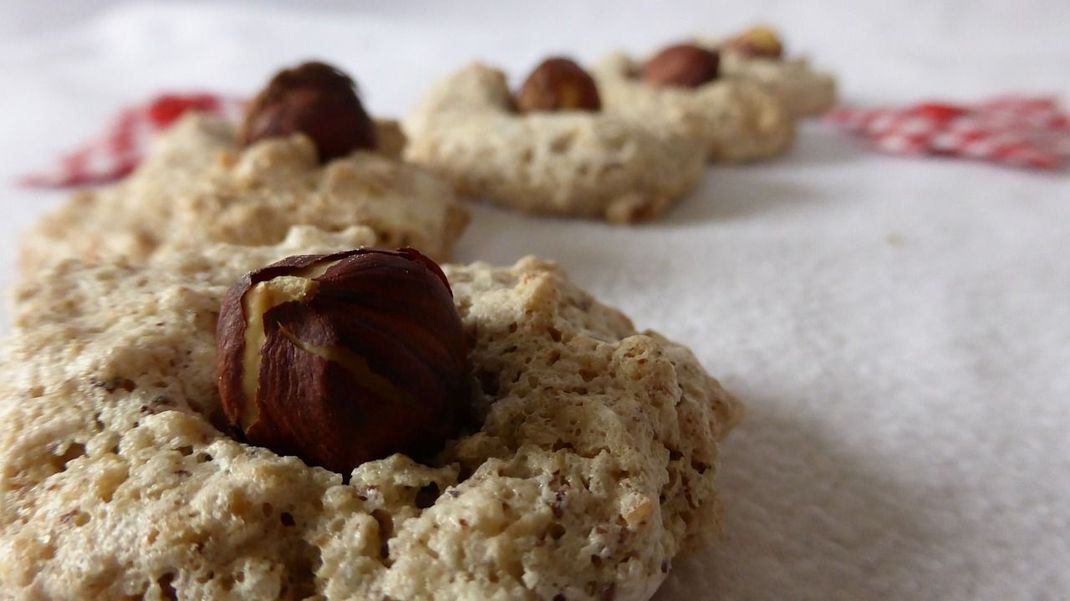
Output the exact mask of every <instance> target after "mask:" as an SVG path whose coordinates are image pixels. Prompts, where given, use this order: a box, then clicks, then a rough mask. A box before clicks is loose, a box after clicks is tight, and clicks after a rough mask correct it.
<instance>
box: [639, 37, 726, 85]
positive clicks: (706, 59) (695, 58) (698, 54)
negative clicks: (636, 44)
mask: <svg viewBox="0 0 1070 601" xmlns="http://www.w3.org/2000/svg"><path fill="white" fill-rule="evenodd" d="M718 63H719V57H718V56H717V52H716V51H713V50H708V49H706V48H701V47H699V46H695V45H693V44H677V45H675V46H669V47H668V48H665V49H664V50H661V51H660V52H658V53H657V54H655V55H654V56H652V57H650V58H649V59H648V60H647V61H646V62H645V63H643V69H642V73H641V77H642V79H643V81H645V82H647V83H649V84H652V85H656V86H676V87H681V88H697V87H699V86H700V85H702V84H704V83H706V82H708V81H713V80H714V79H717V66H718Z"/></svg>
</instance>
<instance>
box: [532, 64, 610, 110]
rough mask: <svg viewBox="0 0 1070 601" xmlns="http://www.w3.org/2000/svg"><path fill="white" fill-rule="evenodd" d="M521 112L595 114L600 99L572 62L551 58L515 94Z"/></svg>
mask: <svg viewBox="0 0 1070 601" xmlns="http://www.w3.org/2000/svg"><path fill="white" fill-rule="evenodd" d="M516 108H517V110H519V111H520V112H522V113H531V112H537V111H567V110H571V111H598V110H601V108H602V99H601V97H599V95H598V86H597V85H595V83H594V79H592V78H591V76H590V75H588V74H587V72H586V71H584V70H583V67H581V66H579V65H577V64H576V63H575V62H574V61H572V60H570V59H567V58H562V57H554V58H548V59H546V60H544V61H543V62H541V63H539V66H538V67H535V70H534V71H532V72H531V75H528V78H527V79H525V80H524V83H523V84H522V85H521V86H520V90H519V91H518V92H517V94H516Z"/></svg>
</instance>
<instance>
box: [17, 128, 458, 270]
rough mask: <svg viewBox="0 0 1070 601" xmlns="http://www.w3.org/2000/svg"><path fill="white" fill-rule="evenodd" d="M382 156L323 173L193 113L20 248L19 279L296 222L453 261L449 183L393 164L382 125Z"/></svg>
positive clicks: (454, 217)
mask: <svg viewBox="0 0 1070 601" xmlns="http://www.w3.org/2000/svg"><path fill="white" fill-rule="evenodd" d="M379 132H380V138H381V140H382V142H383V144H382V147H383V153H373V152H356V153H353V154H351V155H350V156H348V157H345V158H341V159H336V160H333V161H331V162H329V163H328V164H326V165H320V164H319V163H318V161H317V157H316V151H315V148H314V146H313V145H312V142H311V141H310V140H309V139H308V138H306V137H304V136H301V135H295V136H292V137H289V138H278V139H270V140H264V141H261V142H257V143H256V144H254V145H252V146H251V147H249V148H247V149H242V148H241V147H240V145H239V143H238V140H237V137H236V131H235V127H234V125H233V124H231V123H229V122H227V121H224V120H222V119H219V118H216V117H210V116H205V115H190V116H187V117H184V118H183V119H182V120H181V121H180V122H179V123H177V124H176V125H175V126H174V127H173V128H172V129H171V130H169V131H168V132H167V133H165V134H164V135H163V136H162V137H161V138H160V140H159V141H158V143H157V145H156V146H155V147H154V149H153V151H152V153H151V155H150V156H149V157H148V158H147V159H146V160H145V161H144V162H143V164H142V165H141V166H140V167H139V168H138V169H137V170H136V171H135V172H134V173H133V174H132V175H130V176H129V177H128V178H127V179H126V180H124V181H123V182H120V183H118V184H116V185H114V186H109V187H106V188H102V189H99V190H91V191H84V192H81V193H79V194H77V195H76V196H74V197H73V198H72V199H71V200H70V201H68V202H67V203H66V204H65V205H63V206H62V207H61V208H60V209H59V210H57V211H55V212H53V213H51V214H49V215H47V216H45V217H44V218H43V219H42V220H41V221H40V222H38V223H37V224H36V225H35V226H34V227H33V228H32V229H31V230H30V231H29V232H27V234H26V235H25V236H24V238H23V240H22V249H21V257H20V266H21V270H22V273H23V275H29V274H32V273H34V272H36V271H39V270H41V269H42V268H43V267H44V266H45V265H49V264H52V263H55V262H57V261H60V260H63V259H66V258H77V259H81V260H83V261H88V262H98V261H103V260H110V259H114V258H123V259H124V260H127V261H130V262H134V263H139V262H143V261H145V260H147V259H148V258H149V257H151V256H152V255H154V254H155V253H158V252H166V251H167V250H168V249H170V248H183V247H188V246H198V245H204V244H208V243H212V242H227V243H232V244H248V245H262V244H274V243H276V242H278V241H279V240H281V239H282V238H283V236H285V235H286V232H287V230H288V229H289V228H290V226H292V225H299V224H308V225H315V226H317V227H319V228H321V229H324V230H329V231H340V230H343V229H345V228H347V227H350V226H353V225H366V226H368V227H371V228H372V229H373V230H375V232H376V234H377V236H378V244H379V245H381V246H386V247H396V246H404V245H409V246H414V247H417V248H419V249H420V250H422V251H424V252H425V253H426V254H428V255H430V256H433V257H435V258H437V259H440V260H442V259H444V258H446V257H447V256H448V254H449V251H450V248H451V246H452V244H453V242H454V240H455V239H456V238H457V237H458V236H460V234H461V232H462V231H463V230H464V227H465V225H466V224H467V222H468V212H467V209H466V208H465V207H464V206H463V205H462V204H461V203H459V202H458V201H457V200H456V198H455V196H454V193H453V191H452V189H451V188H450V186H449V184H448V183H446V182H444V181H441V180H440V179H438V178H436V177H434V176H432V175H431V174H429V173H426V172H425V171H424V170H422V169H419V168H418V167H416V166H413V165H409V164H406V163H403V162H401V161H399V160H397V159H396V158H392V157H391V156H389V153H391V152H393V153H397V152H398V151H399V148H398V146H399V145H400V144H401V140H402V138H401V134H400V132H399V131H398V129H397V127H396V125H391V124H389V123H381V124H380V125H379Z"/></svg>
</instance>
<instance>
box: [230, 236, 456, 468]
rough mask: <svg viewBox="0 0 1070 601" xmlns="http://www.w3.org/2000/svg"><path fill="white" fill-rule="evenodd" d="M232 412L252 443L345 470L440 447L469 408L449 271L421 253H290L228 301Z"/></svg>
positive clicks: (238, 285)
mask: <svg viewBox="0 0 1070 601" xmlns="http://www.w3.org/2000/svg"><path fill="white" fill-rule="evenodd" d="M216 336H217V345H218V358H217V376H218V385H219V395H220V397H221V400H222V403H223V412H224V414H225V415H226V418H227V420H228V421H229V422H230V424H231V425H232V426H234V427H235V428H237V429H238V430H240V431H241V432H242V433H243V434H244V436H245V439H246V440H247V441H248V442H250V443H252V444H255V445H258V446H263V447H267V448H269V449H272V450H274V451H275V452H277V453H280V454H288V455H296V456H298V457H300V458H301V459H303V460H305V462H307V463H309V464H311V465H319V466H323V467H325V468H327V469H330V470H334V471H337V472H342V473H347V472H349V471H350V470H352V469H353V468H354V467H356V466H358V465H360V464H361V463H363V462H365V461H370V460H373V459H379V458H382V457H386V456H388V455H391V454H393V453H406V454H409V455H411V456H414V457H423V456H427V455H429V454H431V453H434V452H435V451H436V450H437V449H439V448H440V447H441V446H442V444H443V443H444V442H445V440H446V439H447V438H449V437H451V436H453V435H455V434H456V432H457V429H458V428H459V425H460V423H461V419H462V417H463V416H464V414H465V413H466V407H467V404H466V398H467V394H466V391H467V386H466V382H467V373H468V369H467V359H466V357H467V352H466V348H465V341H464V331H463V328H462V325H461V320H460V317H459V316H458V314H457V309H456V307H455V306H454V304H453V293H452V291H451V290H450V286H449V283H448V282H447V280H446V276H445V275H443V273H442V270H441V269H439V267H438V265H436V264H435V263H434V262H433V261H431V259H428V258H427V257H425V256H423V255H422V254H420V253H419V252H417V251H415V250H413V249H409V248H406V249H401V250H398V251H385V250H370V249H361V250H352V251H346V252H339V253H334V254H329V255H304V256H296V257H290V258H287V259H283V260H282V261H279V262H277V263H274V264H272V265H269V266H267V267H264V268H263V269H259V270H257V271H254V272H252V273H249V274H247V275H246V276H244V277H243V278H242V279H241V280H239V281H238V282H237V283H236V284H235V285H234V286H233V287H232V288H231V289H230V291H229V292H227V294H226V296H225V297H224V299H223V303H222V309H221V312H220V315H219V321H218V325H217V330H216Z"/></svg>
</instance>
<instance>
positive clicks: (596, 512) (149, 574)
mask: <svg viewBox="0 0 1070 601" xmlns="http://www.w3.org/2000/svg"><path fill="white" fill-rule="evenodd" d="M371 237H372V233H371V231H370V230H368V229H367V228H363V227H359V226H357V227H354V228H350V229H348V230H346V231H344V232H340V233H335V234H328V233H324V232H319V231H317V230H315V229H314V228H311V227H309V226H300V227H297V228H294V229H292V230H291V233H290V235H289V236H287V237H286V238H285V239H284V240H283V241H282V242H280V243H279V244H277V245H272V246H263V247H259V246H233V245H223V244H210V245H205V246H202V247H190V248H187V249H185V250H182V251H176V252H173V253H168V254H156V255H154V256H153V257H151V258H150V259H148V260H147V261H146V262H145V263H143V264H141V265H124V264H118V263H109V264H100V265H86V264H84V263H82V262H79V261H75V260H71V261H65V262H62V263H60V264H58V265H57V266H55V267H54V268H52V269H50V270H47V271H46V273H45V276H44V277H42V278H39V279H37V280H34V281H26V282H23V283H22V284H21V286H20V287H19V289H18V290H17V296H18V297H19V298H21V299H22V301H21V302H20V303H19V305H18V306H19V309H18V311H17V312H16V315H15V320H14V321H15V327H14V333H13V335H12V337H11V339H9V340H8V341H6V343H5V344H4V345H3V348H4V349H5V355H4V357H5V361H3V362H2V363H0V507H2V508H3V511H0V555H2V557H3V558H4V560H3V561H2V562H0V582H2V583H3V593H4V594H3V596H4V597H5V598H10V599H19V600H24V599H25V600H29V599H93V600H95V601H113V600H115V601H118V600H126V599H131V598H137V599H213V600H219V601H252V600H261V599H311V598H316V599H323V600H324V601H334V600H338V601H341V600H353V599H359V600H380V599H421V600H431V601H434V600H442V601H447V600H449V601H452V600H455V599H571V600H583V601H597V600H603V599H611V598H612V599H628V600H639V601H642V600H646V599H648V598H650V596H651V595H652V594H653V593H654V591H655V589H657V587H658V586H659V584H660V583H661V582H662V580H663V579H664V578H665V577H666V574H667V573H668V572H669V570H670V569H671V566H672V561H673V558H674V557H675V556H676V555H677V553H679V552H680V550H681V549H682V548H683V547H684V546H685V545H687V544H689V543H693V542H703V541H708V540H710V539H712V538H713V535H714V534H715V533H716V532H717V522H718V516H719V509H720V502H719V498H718V490H717V483H716V479H715V474H716V473H717V472H718V447H719V442H720V440H721V439H722V438H723V437H724V436H725V435H727V434H728V432H729V430H731V428H732V427H733V426H734V425H735V423H736V422H737V421H738V420H739V418H740V411H741V409H740V406H739V404H738V402H737V401H736V400H735V399H734V398H733V397H732V396H731V395H730V394H728V393H727V392H726V391H725V390H724V389H722V388H721V386H720V385H719V384H718V383H717V381H716V380H714V379H713V378H712V377H710V376H709V375H708V374H707V373H706V372H705V371H704V370H703V368H702V367H701V365H699V363H698V361H697V360H696V359H695V357H694V356H693V355H692V353H691V352H690V351H689V350H688V349H687V348H685V347H683V346H681V345H679V344H676V343H674V342H671V341H669V340H667V339H665V338H663V337H662V336H660V335H658V334H657V333H654V332H650V331H637V330H636V329H635V327H634V326H633V325H632V323H631V322H630V321H629V320H628V318H627V317H625V316H624V315H623V314H621V313H620V312H618V311H616V310H614V309H612V308H610V307H607V306H605V305H602V304H600V303H599V302H597V301H596V300H595V299H593V298H592V297H591V296H590V295H588V294H587V293H585V292H584V291H583V290H582V289H580V288H579V287H578V286H576V285H575V284H573V283H571V282H570V281H569V280H568V279H567V278H566V276H565V275H564V274H563V273H562V272H561V271H560V270H559V269H558V268H557V267H556V266H555V265H553V264H550V263H546V262H542V261H539V260H536V259H533V258H526V259H523V260H521V261H519V262H518V263H517V264H515V265H513V266H512V267H505V268H498V267H492V266H490V265H487V264H484V263H475V264H472V265H457V266H445V267H443V268H441V269H440V268H439V267H438V266H437V265H436V264H435V263H433V262H431V261H430V260H429V259H427V258H426V257H423V256H422V255H420V254H419V253H418V252H416V251H413V250H401V251H381V250H373V249H358V250H340V249H346V248H349V249H352V248H353V247H354V246H362V245H365V244H366V243H367V241H368V240H369V239H371ZM321 253H326V254H321Z"/></svg>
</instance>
